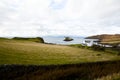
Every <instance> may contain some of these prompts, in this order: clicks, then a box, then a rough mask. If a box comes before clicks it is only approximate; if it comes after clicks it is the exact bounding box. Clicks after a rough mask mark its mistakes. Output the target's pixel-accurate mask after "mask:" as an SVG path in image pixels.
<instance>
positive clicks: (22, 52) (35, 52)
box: [0, 39, 120, 65]
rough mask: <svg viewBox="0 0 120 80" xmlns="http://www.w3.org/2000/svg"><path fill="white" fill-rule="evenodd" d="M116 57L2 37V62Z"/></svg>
mask: <svg viewBox="0 0 120 80" xmlns="http://www.w3.org/2000/svg"><path fill="white" fill-rule="evenodd" d="M116 59H120V56H117V55H112V54H109V53H105V52H97V51H92V50H88V49H80V48H74V47H69V46H62V45H49V44H42V43H36V42H32V41H24V40H7V39H0V64H25V65H27V64H39V65H50V64H72V63H81V62H97V61H105V60H116Z"/></svg>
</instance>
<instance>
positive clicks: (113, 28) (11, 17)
mask: <svg viewBox="0 0 120 80" xmlns="http://www.w3.org/2000/svg"><path fill="white" fill-rule="evenodd" d="M98 34H120V0H0V37H14V36H18V37H35V36H37V37H38V36H90V35H98Z"/></svg>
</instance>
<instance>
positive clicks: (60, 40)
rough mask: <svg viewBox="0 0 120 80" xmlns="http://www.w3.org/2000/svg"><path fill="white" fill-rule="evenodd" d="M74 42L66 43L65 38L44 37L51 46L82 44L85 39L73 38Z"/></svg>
mask: <svg viewBox="0 0 120 80" xmlns="http://www.w3.org/2000/svg"><path fill="white" fill-rule="evenodd" d="M71 38H72V39H73V40H72V41H64V39H65V37H43V39H44V41H45V42H46V43H51V44H62V45H69V44H82V43H83V41H84V37H71Z"/></svg>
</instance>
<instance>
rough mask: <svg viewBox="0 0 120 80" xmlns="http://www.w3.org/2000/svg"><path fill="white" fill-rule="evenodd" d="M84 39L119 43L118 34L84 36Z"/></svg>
mask: <svg viewBox="0 0 120 80" xmlns="http://www.w3.org/2000/svg"><path fill="white" fill-rule="evenodd" d="M86 39H100V41H101V42H102V43H120V34H102V35H94V36H89V37H86Z"/></svg>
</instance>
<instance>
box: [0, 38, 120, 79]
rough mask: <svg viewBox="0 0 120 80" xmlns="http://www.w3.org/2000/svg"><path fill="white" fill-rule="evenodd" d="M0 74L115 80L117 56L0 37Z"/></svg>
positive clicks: (118, 67) (118, 64)
mask: <svg viewBox="0 0 120 80" xmlns="http://www.w3.org/2000/svg"><path fill="white" fill-rule="evenodd" d="M114 60H115V61H114ZM100 61H101V62H100ZM104 61H105V62H104ZM109 61H113V62H109ZM113 67H114V68H113ZM0 74H1V75H0V79H1V80H9V79H15V80H16V79H18V80H61V79H62V80H86V79H87V80H94V79H95V80H97V79H98V80H102V79H104V80H107V79H108V80H113V79H114V80H119V79H120V77H119V74H120V56H118V55H115V54H111V53H107V52H103V51H99V52H98V51H93V50H89V49H87V48H78V47H75V46H63V45H53V44H43V43H37V42H34V41H31V40H14V39H5V38H1V39H0ZM107 75H108V76H107ZM111 77H113V78H111Z"/></svg>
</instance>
